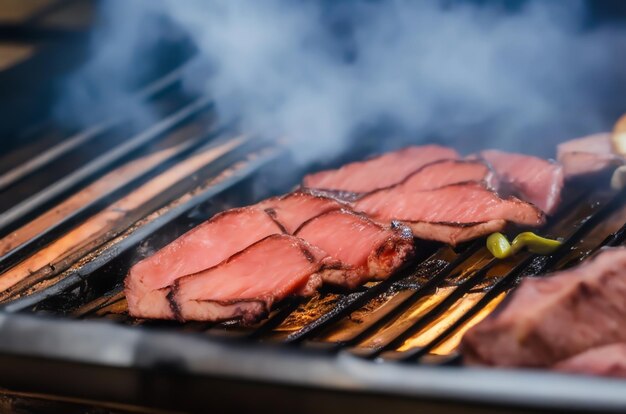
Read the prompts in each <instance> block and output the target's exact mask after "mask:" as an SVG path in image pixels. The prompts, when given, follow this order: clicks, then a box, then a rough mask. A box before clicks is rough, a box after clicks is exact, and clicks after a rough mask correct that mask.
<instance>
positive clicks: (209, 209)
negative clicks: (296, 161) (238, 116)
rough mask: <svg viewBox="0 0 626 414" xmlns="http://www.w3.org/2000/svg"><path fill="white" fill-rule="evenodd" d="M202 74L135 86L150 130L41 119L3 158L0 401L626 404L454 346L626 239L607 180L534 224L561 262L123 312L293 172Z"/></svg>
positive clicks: (461, 266) (595, 388)
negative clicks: (174, 263)
mask: <svg viewBox="0 0 626 414" xmlns="http://www.w3.org/2000/svg"><path fill="white" fill-rule="evenodd" d="M70 3H71V2H70ZM53 10H54V9H53ZM6 30H7V29H5V31H6ZM1 33H2V31H0V34H1ZM11 33H15V32H11ZM17 33H18V34H19V35H20V36H23V33H30V32H28V31H25V29H24V28H21V29H20V31H18V32H17ZM35 33H36V32H35ZM198 65H201V62H199V61H198V60H197V59H194V58H190V59H188V60H185V61H184V62H183V63H181V64H180V66H178V67H176V68H173V69H171V68H170V69H171V70H169V71H165V73H164V74H163V75H162V76H160V77H156V78H154V79H152V80H151V81H150V82H146V84H145V86H143V87H141V88H139V89H138V91H137V99H140V100H143V101H145V102H146V103H147V105H149V106H150V108H152V111H151V113H152V116H151V117H149V118H148V119H133V118H132V117H130V116H120V117H119V118H117V119H105V120H102V121H101V122H99V123H97V124H94V125H92V126H90V127H87V128H85V129H83V130H77V131H65V130H60V129H58V128H57V127H55V126H54V125H49V124H48V123H44V124H42V125H40V126H38V127H36V128H34V129H32V130H31V131H30V132H29V133H28V134H27V135H25V136H26V137H27V138H28V139H24V141H26V142H27V143H28V145H24V146H16V148H15V149H14V150H12V151H9V152H8V153H5V154H2V155H0V238H4V240H7V239H6V237H8V236H11V235H12V236H11V237H15V239H14V241H13V243H12V244H11V245H10V246H8V245H0V249H2V250H0V286H4V285H3V284H5V283H7V282H6V281H7V280H8V279H9V278H16V280H17V282H16V283H11V284H10V287H7V286H8V284H7V285H6V286H4V287H2V289H0V338H2V339H1V340H0V373H1V374H0V386H1V387H6V388H9V389H11V390H16V391H15V392H22V393H23V392H34V393H41V394H46V395H55V396H57V397H56V398H69V399H75V400H76V401H82V402H84V401H88V402H90V401H91V402H93V401H106V402H109V403H110V404H109V406H108V407H109V409H111V410H118V409H119V410H124V409H125V408H124V407H127V406H126V405H115V404H132V405H134V406H143V407H150V408H151V409H153V408H159V409H175V410H197V411H206V410H208V409H218V411H220V412H231V411H232V412H241V411H242V410H253V409H254V410H259V409H260V410H261V412H263V411H265V410H267V411H270V410H272V411H287V410H299V411H302V412H340V411H341V412H344V411H345V410H347V409H349V410H351V411H356V410H359V411H362V412H374V411H380V410H381V409H382V410H385V411H391V410H394V411H396V412H409V411H412V412H414V411H415V410H416V409H423V410H428V412H451V411H453V410H459V409H461V408H462V409H463V410H464V411H467V412H523V411H524V412H525V411H527V410H530V409H532V410H536V411H538V412H541V411H544V412H550V411H553V410H555V409H559V410H569V411H572V412H575V411H590V410H591V411H598V412H611V411H615V412H623V411H624V410H626V383H625V382H621V381H615V380H608V379H599V378H588V377H577V376H566V375H561V374H555V373H549V372H541V371H528V370H502V369H498V370H490V369H478V368H468V367H463V366H462V365H461V361H460V356H459V354H458V352H457V350H456V347H457V345H458V342H459V340H460V337H461V336H462V334H463V333H464V332H465V331H466V330H467V329H468V328H469V327H471V326H472V325H473V324H475V323H477V322H479V321H480V320H482V319H483V318H484V317H485V316H487V315H488V314H489V313H490V312H491V311H492V310H493V309H494V308H495V307H496V306H497V305H498V304H499V303H501V302H502V300H506V299H505V298H506V296H507V295H508V293H509V292H510V291H511V290H513V289H514V288H515V286H516V284H517V283H518V282H519V280H520V278H521V277H523V276H528V275H543V274H546V273H548V272H550V271H554V270H559V269H563V268H566V267H569V266H572V265H574V264H576V263H578V262H580V261H582V260H585V259H586V258H587V257H588V256H589V255H591V254H593V253H594V252H596V251H597V250H598V249H600V248H602V247H603V246H616V245H621V244H623V243H624V241H625V239H626V224H625V223H626V203H625V201H626V192H623V191H622V192H617V191H613V190H611V189H609V188H604V187H602V186H600V187H598V186H597V185H596V183H598V182H606V181H607V179H602V178H601V177H595V178H596V180H594V181H589V182H582V181H581V182H577V183H573V184H570V185H569V186H568V188H567V189H566V192H565V193H566V194H567V195H566V199H565V200H564V201H563V203H562V206H561V208H560V210H559V212H558V213H557V214H556V215H555V216H554V218H553V219H551V220H550V221H549V222H548V223H547V224H546V226H545V228H544V229H542V234H546V235H548V236H551V237H559V238H561V239H563V240H564V244H563V246H562V247H561V248H560V249H559V250H558V251H557V252H556V253H554V254H553V255H551V256H547V257H544V256H537V255H533V254H530V253H522V254H519V255H517V256H515V257H513V258H511V259H507V260H496V259H493V258H492V257H491V256H490V255H489V254H488V252H487V251H486V249H485V247H484V240H478V241H474V242H469V243H466V244H463V245H461V246H458V247H457V248H454V249H453V248H450V247H443V246H441V245H437V244H433V243H426V242H421V244H420V245H419V246H418V252H419V254H418V257H417V258H416V259H415V260H414V261H413V262H412V263H410V264H408V265H407V266H406V267H405V268H404V269H402V270H401V271H399V272H398V273H397V274H395V275H393V276H392V277H391V278H389V279H388V280H386V281H382V282H374V283H369V284H367V285H366V286H363V287H362V288H360V289H358V290H356V291H351V292H345V291H339V290H332V289H328V290H325V291H322V292H320V294H318V295H316V296H314V297H313V298H310V299H295V298H292V299H288V300H285V301H283V302H282V303H279V304H278V305H277V306H276V307H275V309H274V310H273V311H272V313H271V314H270V315H269V318H268V319H266V320H264V321H261V322H259V323H258V324H256V325H253V326H244V325H242V324H241V323H240V322H238V321H230V322H225V323H186V324H180V323H178V322H171V321H146V320H137V319H133V318H130V317H129V316H128V315H127V313H126V303H125V299H124V297H123V292H122V282H123V278H124V276H125V274H126V272H127V270H128V269H129V267H130V266H131V265H132V264H133V263H136V262H137V261H138V260H140V259H141V258H143V257H146V256H147V255H149V254H150V253H152V252H154V251H155V250H156V249H158V248H160V247H162V246H163V245H165V244H166V243H168V242H169V241H171V240H173V239H174V238H176V237H177V236H179V235H181V234H182V233H184V232H185V231H187V230H189V229H190V228H192V227H193V226H195V225H197V224H199V223H200V222H202V221H204V220H206V219H207V218H209V217H210V216H212V215H213V214H215V213H216V212H219V211H222V210H224V209H226V208H231V207H235V206H240V205H246V204H250V203H253V202H255V201H257V200H260V199H262V198H265V197H268V196H271V195H275V194H279V193H283V192H286V191H289V189H291V188H293V186H294V185H296V184H297V182H298V181H299V178H300V177H301V174H292V175H290V176H288V177H285V174H281V172H284V171H287V170H288V171H295V166H293V165H291V161H290V159H289V156H288V155H287V154H286V153H285V152H284V151H283V150H282V149H281V148H280V147H279V146H277V145H276V144H274V143H273V142H272V141H269V140H264V139H263V138H262V137H256V136H247V135H245V131H244V133H242V132H241V131H238V130H237V128H236V126H235V125H234V124H232V125H231V124H224V123H223V121H220V120H219V119H218V117H217V116H216V114H215V113H214V108H213V106H212V103H211V100H210V98H209V97H206V96H189V94H188V93H186V92H185V91H183V89H182V88H181V79H182V77H183V76H184V75H185V73H187V71H190V70H196V71H197V67H198ZM1 80H2V79H0V81H1ZM302 173H304V171H302ZM278 177H280V179H279V178H278ZM605 178H606V177H605ZM33 223H35V224H33ZM22 235H23V236H22ZM61 243H63V246H61ZM68 246H69V247H68ZM38 257H39V258H40V259H37V260H36V258H38ZM31 264H32V265H31ZM20 266H22V268H21V269H22V271H21V272H20V271H19V269H20ZM81 404H82V403H81ZM111 404H113V405H111Z"/></svg>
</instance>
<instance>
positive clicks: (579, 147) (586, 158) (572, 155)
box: [557, 133, 625, 178]
mask: <svg viewBox="0 0 626 414" xmlns="http://www.w3.org/2000/svg"><path fill="white" fill-rule="evenodd" d="M557 160H558V161H559V162H560V163H561V164H562V165H563V171H564V173H565V176H566V177H567V178H569V177H575V176H578V175H585V174H592V173H596V172H599V171H602V170H605V169H608V168H615V167H617V166H620V165H622V164H624V162H625V159H624V157H622V156H620V155H617V154H615V153H614V152H613V148H612V144H611V134H610V133H601V134H594V135H590V136H587V137H583V138H578V139H573V140H570V141H566V142H563V143H561V144H559V145H558V147H557Z"/></svg>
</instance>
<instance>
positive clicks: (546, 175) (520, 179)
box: [479, 150, 564, 214]
mask: <svg viewBox="0 0 626 414" xmlns="http://www.w3.org/2000/svg"><path fill="white" fill-rule="evenodd" d="M479 157H480V158H482V159H484V160H485V161H487V162H488V163H489V164H490V165H491V166H492V167H493V168H494V170H495V172H496V173H497V174H498V176H499V177H500V178H501V180H502V181H503V182H505V183H506V184H508V185H509V186H510V190H511V191H512V193H513V194H515V195H516V196H518V197H519V198H521V199H522V200H524V201H528V202H529V203H532V204H534V205H536V206H537V207H539V208H540V209H541V210H542V211H543V212H544V213H546V214H552V213H554V211H555V210H556V208H557V207H558V205H559V202H560V200H561V190H562V188H563V181H564V174H563V168H562V166H561V165H560V164H556V163H553V162H550V161H546V160H544V159H542V158H537V157H533V156H530V155H524V154H513V153H508V152H503V151H497V150H487V151H482V152H481V153H480V154H479Z"/></svg>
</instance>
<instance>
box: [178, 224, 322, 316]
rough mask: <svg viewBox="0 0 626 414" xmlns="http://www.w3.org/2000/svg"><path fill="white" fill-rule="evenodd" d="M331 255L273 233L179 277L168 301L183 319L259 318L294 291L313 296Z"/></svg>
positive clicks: (294, 292) (288, 237) (297, 293)
mask: <svg viewBox="0 0 626 414" xmlns="http://www.w3.org/2000/svg"><path fill="white" fill-rule="evenodd" d="M325 257H326V254H325V253H324V252H322V251H321V250H319V249H317V248H316V247H314V246H310V245H308V244H307V243H306V242H304V241H303V240H301V239H299V238H297V237H293V236H289V235H286V234H281V235H273V236H268V237H266V238H265V239H263V240H260V241H258V242H257V243H255V244H253V245H251V246H250V247H248V248H246V249H245V250H243V251H241V252H239V253H237V254H235V255H233V256H231V257H230V258H229V259H227V260H225V261H224V262H222V263H220V264H218V265H217V266H214V267H211V268H209V269H207V270H203V271H201V272H198V273H195V274H192V275H189V276H185V277H182V278H180V279H178V280H177V281H176V283H175V284H174V286H173V288H172V291H171V293H170V294H169V296H168V299H169V301H170V303H171V306H172V308H173V309H176V312H177V317H178V319H179V320H181V321H188V320H197V321H223V320H229V319H237V318H239V319H242V320H243V321H244V322H254V321H256V320H258V319H260V318H262V317H264V316H265V315H266V314H267V313H268V312H269V311H270V309H271V307H272V305H273V304H274V303H276V302H278V301H280V300H282V299H284V298H286V297H287V296H289V295H310V294H312V293H313V292H314V291H315V289H316V288H317V287H318V286H319V285H320V283H321V279H320V277H319V274H318V273H317V272H318V270H319V269H320V266H321V264H322V261H323V260H324V259H325Z"/></svg>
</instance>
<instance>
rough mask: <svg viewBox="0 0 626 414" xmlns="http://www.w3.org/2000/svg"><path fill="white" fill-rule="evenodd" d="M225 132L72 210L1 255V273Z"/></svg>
mask: <svg viewBox="0 0 626 414" xmlns="http://www.w3.org/2000/svg"><path fill="white" fill-rule="evenodd" d="M222 133H223V129H219V130H217V131H215V132H213V133H210V134H208V135H204V134H202V135H198V136H195V137H192V138H189V139H187V140H186V141H184V142H183V143H182V144H180V145H178V146H176V147H175V149H174V151H172V153H171V154H170V155H169V156H168V157H167V158H165V159H163V160H162V161H161V162H160V163H159V164H158V165H155V166H153V167H151V168H148V169H147V170H145V171H142V172H141V173H140V174H138V175H137V176H136V177H134V178H133V179H132V180H131V181H129V182H126V183H124V185H122V186H121V187H118V188H114V189H113V190H112V191H111V192H108V193H105V194H100V195H98V196H97V197H95V198H93V199H92V200H91V201H90V202H88V203H86V204H85V205H83V206H82V207H80V208H78V209H76V210H75V211H72V212H71V213H70V214H68V215H67V216H65V217H63V218H62V219H60V220H59V221H57V222H56V223H54V224H52V225H51V226H50V227H48V228H47V229H45V230H44V231H42V232H40V233H38V234H37V235H36V236H35V237H33V238H31V239H29V240H28V241H27V242H25V243H22V244H20V245H18V246H16V247H15V248H14V249H12V250H10V251H9V252H7V253H5V254H4V255H2V256H0V274H1V273H2V272H4V271H6V270H7V269H8V268H10V267H11V266H13V265H15V264H16V263H18V262H19V261H21V260H23V259H25V258H26V257H27V256H28V255H31V254H33V253H34V251H35V250H37V249H40V248H42V247H43V246H45V245H46V244H48V243H50V242H51V241H52V240H53V239H54V238H56V237H58V236H59V235H61V234H63V233H65V232H66V231H67V230H68V229H70V228H72V227H73V226H75V225H77V224H79V223H81V222H82V221H84V220H85V219H87V218H88V217H90V216H91V215H93V214H94V213H96V212H98V211H100V210H101V209H102V208H103V207H104V206H105V205H107V204H108V203H110V202H111V200H115V199H117V198H119V197H120V196H121V195H123V194H126V193H128V192H129V190H130V189H133V188H135V187H137V186H139V185H140V184H142V183H144V182H146V181H147V180H148V179H149V178H151V177H153V176H154V175H155V174H157V173H158V172H160V171H163V170H164V169H166V168H168V167H169V166H171V165H172V164H174V163H176V162H178V161H180V160H182V159H183V158H185V157H186V156H188V155H189V154H191V153H193V152H194V151H196V150H198V149H199V148H200V147H201V146H202V145H205V142H206V141H211V140H213V139H214V138H215V137H217V136H219V135H220V134H222Z"/></svg>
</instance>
